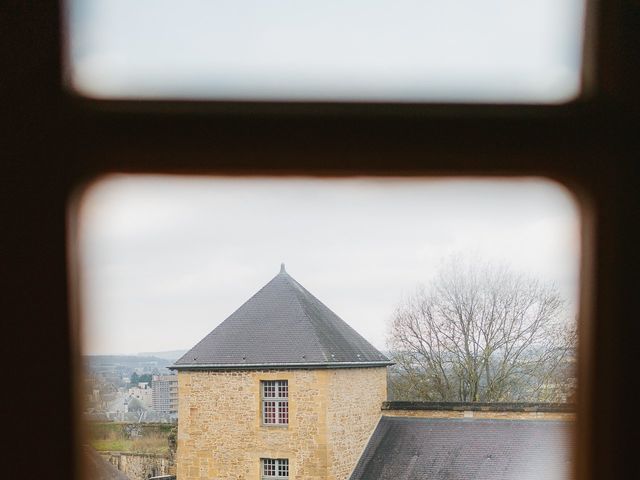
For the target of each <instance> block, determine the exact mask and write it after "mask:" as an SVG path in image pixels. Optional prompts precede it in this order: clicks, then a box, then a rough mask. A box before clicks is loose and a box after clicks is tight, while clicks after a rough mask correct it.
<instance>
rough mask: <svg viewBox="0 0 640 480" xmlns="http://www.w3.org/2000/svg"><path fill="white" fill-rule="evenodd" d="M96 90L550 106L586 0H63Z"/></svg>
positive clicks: (564, 85)
mask: <svg viewBox="0 0 640 480" xmlns="http://www.w3.org/2000/svg"><path fill="white" fill-rule="evenodd" d="M69 2H70V8H69V12H70V19H69V28H70V36H69V38H70V42H69V45H70V47H69V48H70V51H69V58H70V64H69V69H70V71H69V73H70V75H69V77H70V80H71V86H72V88H74V89H75V90H76V91H78V92H79V93H80V94H82V95H86V96H89V97H95V98H119V99H122V98H124V99H126V98H168V99H214V100H294V101H300V100H311V101H382V102H443V101H446V102H448V101H453V102H467V101H471V102H518V103H554V102H562V101H566V100H568V99H571V98H572V97H574V96H576V95H577V94H578V93H579V90H580V69H581V50H582V35H583V32H582V30H583V17H584V10H585V6H584V0H485V1H482V2H479V1H477V0H456V1H451V0H394V1H389V0H324V1H322V2H320V1H310V0H307V1H300V0H182V1H176V0H69Z"/></svg>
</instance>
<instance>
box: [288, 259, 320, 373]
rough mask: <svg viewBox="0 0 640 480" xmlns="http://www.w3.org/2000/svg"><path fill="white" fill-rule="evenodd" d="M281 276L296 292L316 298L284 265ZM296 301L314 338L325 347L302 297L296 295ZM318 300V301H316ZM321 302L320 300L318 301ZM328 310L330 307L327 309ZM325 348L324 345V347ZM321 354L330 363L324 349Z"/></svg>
mask: <svg viewBox="0 0 640 480" xmlns="http://www.w3.org/2000/svg"><path fill="white" fill-rule="evenodd" d="M279 275H283V276H284V277H285V278H286V279H287V281H288V282H289V283H290V284H291V285H292V286H293V287H295V288H296V290H298V291H302V293H304V294H305V295H310V296H311V297H313V298H316V297H314V296H313V294H312V293H311V292H309V291H308V290H307V289H306V288H304V287H303V286H302V285H301V284H300V283H299V282H298V281H297V280H296V279H295V278H293V277H292V276H291V275H289V274H288V273H287V271H286V270H285V269H284V263H283V264H282V269H281V270H280V273H279ZM295 299H296V301H297V302H298V306H299V307H300V309H301V310H302V313H303V314H304V316H305V317H306V319H307V321H308V322H309V326H310V327H311V331H312V332H313V336H314V337H315V339H316V341H317V342H318V343H319V344H321V345H323V343H322V339H321V338H320V337H319V335H318V332H317V331H316V329H315V328H313V320H312V319H311V316H310V315H309V312H308V311H307V309H306V308H305V306H304V305H303V304H302V302H301V301H300V297H299V296H298V295H297V294H296V295H295ZM316 300H317V299H316ZM318 301H320V300H318ZM327 308H328V307H327ZM323 346H324V345H323ZM321 353H322V356H323V357H324V361H325V362H329V361H330V359H329V358H327V354H326V352H325V351H324V349H321Z"/></svg>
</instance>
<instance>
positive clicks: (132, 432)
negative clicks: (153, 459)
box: [88, 422, 176, 455]
mask: <svg viewBox="0 0 640 480" xmlns="http://www.w3.org/2000/svg"><path fill="white" fill-rule="evenodd" d="M175 428H176V426H175V425H171V424H164V423H162V424H156V423H153V424H147V423H114V422H110V423H107V422H91V423H89V424H88V433H89V440H90V443H91V445H92V446H93V448H95V449H96V450H98V451H103V452H104V451H111V452H137V453H158V454H163V455H166V454H169V438H170V437H172V436H174V435H175V432H174V430H175Z"/></svg>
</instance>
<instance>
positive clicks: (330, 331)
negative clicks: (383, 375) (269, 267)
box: [172, 265, 392, 370]
mask: <svg viewBox="0 0 640 480" xmlns="http://www.w3.org/2000/svg"><path fill="white" fill-rule="evenodd" d="M391 363H392V362H390V361H389V359H388V358H387V357H385V356H384V355H383V354H381V353H380V352H379V351H378V350H376V348H375V347H373V346H372V345H371V344H370V343H369V342H367V341H366V340H365V339H364V338H362V336H360V334H358V332H356V331H355V330H354V329H353V328H351V327H350V326H349V325H347V324H346V323H345V322H344V320H342V319H341V318H340V317H338V316H337V315H336V314H335V313H333V312H332V311H331V310H329V308H327V307H326V306H325V305H324V304H323V303H322V302H320V300H318V299H317V298H316V297H314V296H313V295H311V293H309V292H308V291H307V290H306V289H305V288H304V287H303V286H302V285H300V284H299V283H298V282H296V281H295V280H294V279H293V278H292V277H291V276H289V274H288V273H287V272H286V271H285V269H284V265H282V268H281V269H280V273H279V274H278V275H276V276H275V277H274V278H273V279H272V280H271V281H270V282H269V283H267V284H266V285H265V286H264V287H262V289H261V290H260V291H258V293H256V294H255V295H254V296H253V297H251V298H250V299H249V300H248V301H247V302H245V303H244V305H242V306H241V307H240V308H238V310H236V311H235V312H234V313H232V314H231V316H229V317H228V318H227V319H226V320H225V321H224V322H222V323H221V324H220V325H218V327H216V328H215V329H214V330H213V331H212V332H211V333H209V334H208V335H207V336H206V337H204V338H203V339H202V340H201V341H200V342H199V343H198V344H197V345H196V346H195V347H193V348H192V349H191V350H189V351H188V352H187V353H186V354H185V355H184V356H182V358H180V359H179V360H178V361H176V363H175V364H174V365H173V367H172V368H174V369H176V370H190V369H205V370H217V369H229V368H235V369H257V368H339V367H367V366H385V365H390V364H391Z"/></svg>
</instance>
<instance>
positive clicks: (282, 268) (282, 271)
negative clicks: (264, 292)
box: [280, 263, 287, 273]
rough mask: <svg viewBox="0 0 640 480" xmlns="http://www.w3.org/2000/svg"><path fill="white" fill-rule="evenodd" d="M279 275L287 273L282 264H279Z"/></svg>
mask: <svg viewBox="0 0 640 480" xmlns="http://www.w3.org/2000/svg"><path fill="white" fill-rule="evenodd" d="M280 273H287V271H286V270H285V269H284V263H281V264H280Z"/></svg>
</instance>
